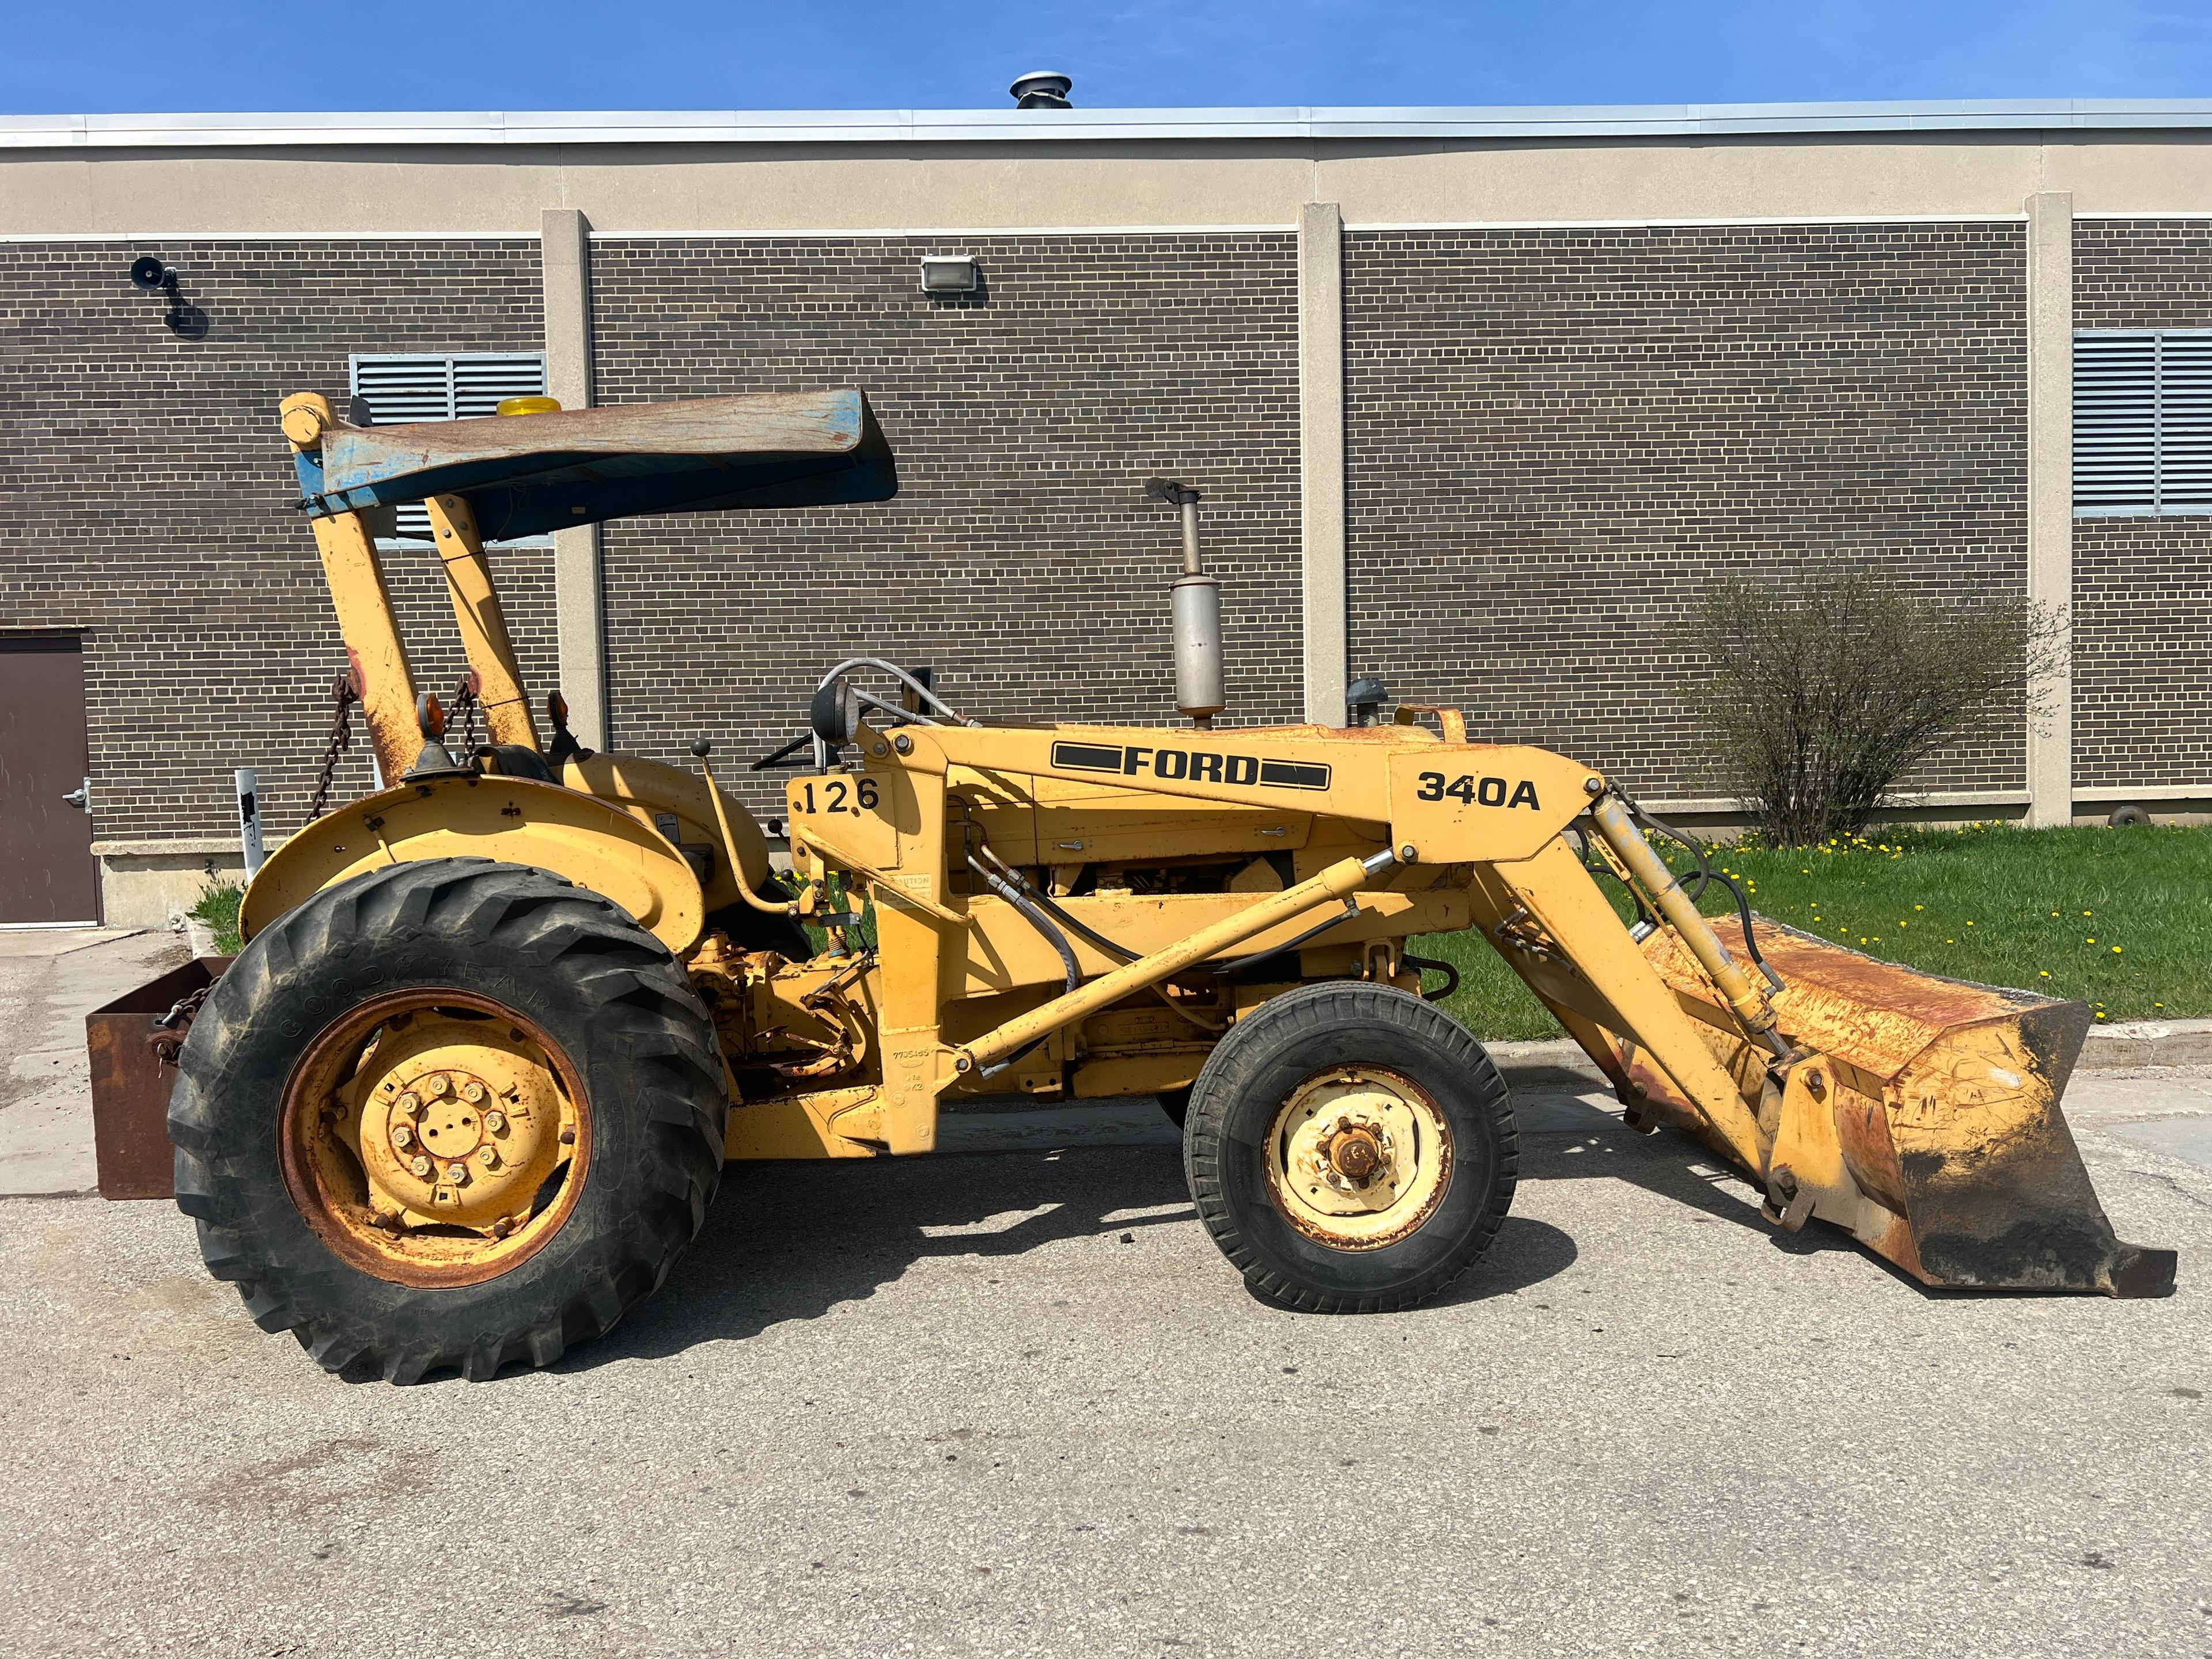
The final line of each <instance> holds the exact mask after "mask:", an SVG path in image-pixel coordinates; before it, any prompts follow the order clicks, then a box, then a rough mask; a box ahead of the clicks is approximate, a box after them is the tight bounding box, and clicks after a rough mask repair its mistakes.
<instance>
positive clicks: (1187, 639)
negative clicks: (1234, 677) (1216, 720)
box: [1145, 478, 1226, 731]
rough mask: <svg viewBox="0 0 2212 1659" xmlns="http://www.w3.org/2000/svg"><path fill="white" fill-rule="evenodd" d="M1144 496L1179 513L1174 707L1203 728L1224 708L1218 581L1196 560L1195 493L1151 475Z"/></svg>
mask: <svg viewBox="0 0 2212 1659" xmlns="http://www.w3.org/2000/svg"><path fill="white" fill-rule="evenodd" d="M1145 489H1146V493H1147V494H1149V495H1153V496H1156V497H1158V499H1159V500H1161V501H1165V502H1167V503H1168V504H1169V505H1170V506H1171V507H1178V508H1180V509H1181V510H1182V580H1179V581H1177V582H1176V584H1175V586H1173V587H1171V588H1170V589H1169V590H1168V599H1169V606H1170V611H1171V614H1172V616H1173V618H1174V623H1175V662H1176V708H1180V709H1181V710H1182V712H1183V713H1184V714H1188V715H1189V716H1190V720H1191V724H1192V725H1194V726H1197V727H1198V728H1199V729H1200V730H1201V731H1204V730H1205V729H1206V728H1207V727H1209V726H1212V724H1213V717H1214V716H1215V715H1216V714H1219V713H1220V712H1221V711H1222V709H1223V708H1225V706H1226V705H1225V702H1224V701H1223V698H1222V692H1221V584H1220V583H1219V582H1218V581H1216V580H1214V579H1213V578H1212V577H1211V576H1209V575H1207V574H1206V570H1205V568H1204V567H1203V566H1202V565H1200V563H1199V560H1198V503H1199V499H1200V498H1199V492H1198V491H1197V490H1195V489H1192V488H1191V487H1190V486H1189V485H1188V484H1184V483H1176V482H1174V481H1173V480H1172V479H1169V478H1154V479H1152V481H1151V482H1150V483H1147V484H1146V486H1145Z"/></svg>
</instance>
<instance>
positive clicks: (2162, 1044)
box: [1482, 1019, 2212, 1072]
mask: <svg viewBox="0 0 2212 1659" xmlns="http://www.w3.org/2000/svg"><path fill="white" fill-rule="evenodd" d="M1482 1046H1483V1047H1484V1048H1487V1049H1488V1050H1489V1051H1490V1057H1491V1058H1492V1060H1496V1061H1497V1062H1498V1065H1499V1066H1509V1067H1515V1068H1529V1067H1534V1066H1559V1067H1564V1068H1565V1069H1567V1070H1570V1071H1588V1070H1589V1069H1590V1063H1589V1058H1588V1057H1587V1056H1586V1055H1585V1054H1583V1051H1582V1050H1581V1049H1580V1048H1577V1047H1576V1046H1575V1045H1574V1044H1573V1043H1572V1042H1568V1041H1567V1040H1566V1039H1565V1038H1564V1037H1559V1038H1554V1039H1552V1040H1549V1041H1540V1042H1504V1041H1500V1042H1486V1043H1484V1044H1483V1045H1482ZM2133 1066H2212V1019H2170V1020H2147V1019H2141V1020H2125V1021H2122V1022H2120V1023H2118V1024H2111V1025H2093V1026H2091V1027H2090V1028H2089V1036H2088V1039H2087V1041H2086V1042H2083V1043H2082V1045H2081V1059H2080V1060H2077V1061H2075V1070H2077V1071H2085V1072H2109V1071H2118V1070H2124V1069H2127V1068H2130V1067H2133Z"/></svg>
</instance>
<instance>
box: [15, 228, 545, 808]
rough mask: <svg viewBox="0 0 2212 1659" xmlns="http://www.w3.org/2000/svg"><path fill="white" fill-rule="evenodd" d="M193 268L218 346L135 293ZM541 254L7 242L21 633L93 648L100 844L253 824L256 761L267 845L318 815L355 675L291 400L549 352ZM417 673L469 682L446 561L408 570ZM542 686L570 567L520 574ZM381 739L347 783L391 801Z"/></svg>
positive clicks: (540, 557) (523, 569) (407, 604)
mask: <svg viewBox="0 0 2212 1659" xmlns="http://www.w3.org/2000/svg"><path fill="white" fill-rule="evenodd" d="M139 253H154V254H157V255H158V256H160V257H161V258H162V259H163V260H165V261H167V263H169V264H172V265H173V266H174V267H176V268H177V270H179V274H180V277H181V281H182V284H183V291H184V295H185V299H186V300H187V301H190V302H191V304H192V305H193V306H195V307H198V308H199V309H200V310H202V311H204V313H205V314H206V319H207V331H206V334H205V337H204V338H201V339H197V340H190V339H179V338H178V337H175V336H173V335H172V334H171V333H170V332H169V331H168V330H167V328H165V327H163V326H162V325H161V304H160V302H159V301H156V300H155V299H151V298H149V297H148V296H147V295H142V294H140V293H139V292H137V290H136V289H133V288H132V287H131V283H130V282H129V280H128V277H127V275H126V273H127V272H128V270H129V269H130V264H131V259H132V258H134V257H136V256H137V254H139ZM539 291H540V290H539V279H538V247H537V244H536V243H535V241H517V242H497V243H490V242H453V241H429V242H407V241H391V242H378V243H365V242H355V241H346V242H328V243H325V242H315V243H284V244H272V243H265V242H222V241H205V242H174V243H162V244H147V245H145V246H133V247H125V246H121V245H118V244H115V243H40V244H21V243H19V244H15V245H11V246H0V454H4V455H5V456H6V458H7V465H6V466H5V467H4V468H0V627H5V628H10V629H33V628H35V629H45V628H55V629H82V631H83V634H84V637H85V656H86V670H87V690H86V696H87V702H88V705H89V708H88V722H89V725H90V727H91V732H90V736H91V752H92V765H93V770H94V801H95V805H96V807H97V809H98V810H97V811H96V814H95V817H94V833H95V835H96V836H98V837H99V838H100V839H101V840H108V841H112V840H129V839H137V838H141V837H155V836H206V835H217V834H224V833H228V832H229V831H231V830H233V829H234V828H235V818H234V809H233V807H232V805H231V777H230V774H231V769H233V768H234V767H238V766H244V765H251V766H253V767H255V768H257V769H258V772H259V775H260V781H261V786H262V791H263V794H264V802H265V805H264V811H266V812H267V813H268V815H269V820H270V828H271V829H272V830H275V831H279V832H281V831H283V830H288V829H291V828H292V827H294V826H295V825H296V824H297V823H299V822H300V820H301V817H303V816H304V814H305V811H306V806H307V795H308V793H309V791H310V790H311V789H312V787H313V779H314V773H315V769H316V767H317V764H318V763H319V759H320V757H321V753H322V748H323V743H324V739H325V734H326V732H327V726H328V721H327V707H328V705H327V703H326V702H325V698H324V696H323V688H324V687H325V686H326V685H327V684H329V681H330V679H331V676H332V675H334V674H335V673H336V672H337V671H338V669H340V668H341V667H343V665H344V660H345V659H344V653H343V647H341V646H340V644H339V641H338V638H337V629H336V627H335V626H334V624H333V623H332V621H331V609H330V603H329V599H328V598H327V596H326V594H325V590H324V586H323V580H322V574H321V569H320V567H319V564H318V563H317V561H316V558H315V551H314V539H313V534H312V533H311V532H310V531H309V529H308V527H307V524H306V522H305V520H302V519H301V517H300V515H299V514H298V513H295V512H293V511H291V510H290V506H289V504H290V503H291V502H292V501H294V500H295V499H296V498H297V495H298V490H297V488H296V485H295V480H294V478H293V475H292V468H291V465H290V461H289V451H288V449H287V447H286V446H285V443H284V441H283V435H281V434H280V433H279V432H278V431H277V429H276V405H277V404H278V402H279V401H280V400H281V399H282V398H283V397H284V396H285V395H286V394H287V393H289V392H296V391H302V390H319V391H324V392H329V393H331V394H332V395H334V396H343V393H344V392H345V388H346V355H347V353H348V352H349V351H433V350H437V351H444V350H500V349H525V350H535V349H539V348H540V347H541V345H542V343H543V340H544V324H543V319H542V316H541V311H540V302H539ZM386 562H387V565H388V566H389V567H390V569H391V574H392V586H393V588H394V590H395V599H396V601H397V603H398V605H399V608H400V610H401V611H402V613H403V616H404V617H405V619H406V621H407V623H408V626H409V638H410V643H412V644H414V645H415V647H416V672H417V678H418V679H419V680H420V681H421V682H422V684H424V685H425V686H428V687H434V688H438V689H444V688H446V687H447V686H449V685H450V684H451V683H452V682H453V680H454V679H455V678H458V675H459V671H460V667H461V661H460V652H459V642H458V640H457V638H456V637H455V636H454V633H453V617H452V611H451V610H450V608H449V607H448V606H447V603H446V600H445V597H444V586H443V583H442V581H441V580H439V579H438V576H437V574H436V567H435V562H434V561H432V560H431V559H430V557H429V556H428V554H427V553H425V554H421V555H417V556H404V555H396V556H391V557H390V558H388V559H387V561H386ZM500 568H501V577H502V585H503V586H504V588H505V590H506V592H507V598H508V608H509V614H510V616H511V617H513V621H514V623H515V627H516V632H517V634H518V636H519V637H520V639H521V640H522V641H524V644H523V654H524V658H525V660H526V664H527V665H529V667H530V670H531V671H532V672H533V673H535V674H537V675H538V676H539V677H540V679H539V681H538V683H539V684H550V678H551V673H552V663H551V657H552V648H553V641H552V596H551V561H550V552H548V551H545V550H520V551H518V552H516V553H514V554H513V555H510V556H507V557H506V558H505V559H504V560H502V561H501V567H500ZM365 750H366V744H365V743H364V744H357V746H356V750H355V755H354V757H353V758H352V760H351V762H350V763H349V766H348V767H347V769H344V770H343V771H342V773H341V775H340V778H339V788H340V790H341V792H342V794H343V793H346V792H350V793H359V792H361V791H362V790H365V789H367V788H368V787H369V775H368V764H367V762H366V760H365V759H364V758H363V756H364V754H365Z"/></svg>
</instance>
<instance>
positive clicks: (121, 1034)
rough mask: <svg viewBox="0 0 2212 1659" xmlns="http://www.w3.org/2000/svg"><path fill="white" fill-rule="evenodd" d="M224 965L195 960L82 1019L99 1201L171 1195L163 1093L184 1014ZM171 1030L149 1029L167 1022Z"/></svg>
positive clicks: (171, 1152) (223, 960)
mask: <svg viewBox="0 0 2212 1659" xmlns="http://www.w3.org/2000/svg"><path fill="white" fill-rule="evenodd" d="M228 966H230V958H229V957H199V958H197V960H195V961H192V962H188V963H185V965H184V966H183V967H181V968H173V969H170V970H169V971H168V972H167V973H166V974H163V975H161V977H160V978H158V979H152V980H149V981H147V982H146V983H145V984H143V985H141V986H140V987H138V988H137V989H136V990H134V991H128V992H125V994H123V995H121V996H119V997H118V998H117V999H116V1000H114V1001H112V1002H111V1003H109V1004H107V1005H106V1006H105V1007H101V1008H95V1009H94V1010H93V1012H91V1013H89V1014H88V1015H86V1016H85V1021H84V1040H85V1048H86V1051H87V1053H88V1054H89V1056H90V1058H91V1061H92V1144H93V1154H94V1158H95V1160H96V1163H97V1166H98V1169H99V1172H100V1196H101V1197H102V1198H111V1199H125V1198H168V1197H171V1196H173V1194H174V1191H175V1188H174V1185H173V1182H174V1170H173V1163H174V1159H175V1149H174V1148H173V1147H172V1146H170V1145H169V1127H168V1116H169V1090H170V1088H171V1086H172V1085H174V1083H175V1082H176V1080H177V1073H176V1066H175V1054H176V1049H177V1047H178V1046H179V1045H180V1044H181V1042H182V1041H183V1038H184V1034H185V1031H186V1030H190V1029H191V1018H190V1016H191V1012H192V1010H193V1009H195V1008H196V1007H197V1002H198V1000H199V999H200V998H203V997H204V996H205V995H206V994H207V990H208V987H210V986H211V985H213V984H214V983H215V982H216V980H217V979H218V978H220V977H221V976H222V970H223V969H226V968H228ZM172 1016H174V1018H173V1023H172V1024H167V1025H159V1024H156V1023H155V1022H156V1021H159V1020H163V1019H169V1018H172Z"/></svg>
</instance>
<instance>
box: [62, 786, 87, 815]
mask: <svg viewBox="0 0 2212 1659" xmlns="http://www.w3.org/2000/svg"><path fill="white" fill-rule="evenodd" d="M62 799H64V800H65V801H67V802H68V803H69V804H70V805H71V806H74V807H76V809H77V811H80V812H89V811H92V780H91V779H90V778H87V779H86V780H85V781H83V782H82V783H80V784H79V785H77V787H76V788H74V789H72V790H70V792H69V793H67V794H66V795H64V796H63V797H62Z"/></svg>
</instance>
